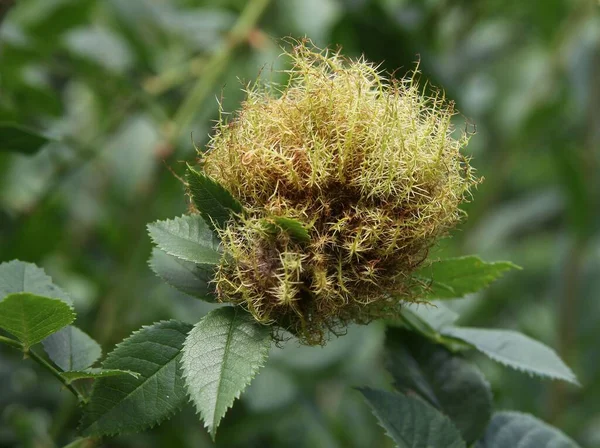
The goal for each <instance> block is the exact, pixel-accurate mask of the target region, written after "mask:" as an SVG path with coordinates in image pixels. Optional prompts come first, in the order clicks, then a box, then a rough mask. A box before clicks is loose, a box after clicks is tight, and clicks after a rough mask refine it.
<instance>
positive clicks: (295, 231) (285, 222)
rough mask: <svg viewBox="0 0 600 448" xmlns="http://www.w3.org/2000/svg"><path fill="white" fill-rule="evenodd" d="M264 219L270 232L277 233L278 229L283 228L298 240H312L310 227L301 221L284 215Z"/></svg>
mask: <svg viewBox="0 0 600 448" xmlns="http://www.w3.org/2000/svg"><path fill="white" fill-rule="evenodd" d="M263 221H264V224H265V226H266V227H267V229H268V230H269V232H273V233H276V232H277V231H278V230H283V231H284V232H286V233H287V234H288V235H289V236H290V237H292V239H295V240H296V241H299V242H301V243H306V242H309V241H310V234H309V233H308V229H307V228H306V227H304V225H303V224H302V223H301V222H300V221H296V220H295V219H292V218H286V217H284V216H271V217H269V218H265V219H264V220H263Z"/></svg>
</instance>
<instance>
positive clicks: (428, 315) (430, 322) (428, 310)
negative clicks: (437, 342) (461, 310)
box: [402, 302, 458, 332]
mask: <svg viewBox="0 0 600 448" xmlns="http://www.w3.org/2000/svg"><path fill="white" fill-rule="evenodd" d="M402 312H403V313H412V314H413V315H414V316H416V317H417V318H418V319H420V320H421V322H423V323H425V324H426V325H427V326H428V327H429V328H430V329H431V330H433V331H434V332H438V331H440V330H441V329H442V328H444V327H447V326H449V325H452V324H453V323H454V322H456V320H457V319H458V314H456V313H455V312H454V311H452V310H451V309H450V308H448V307H446V306H445V305H443V304H442V303H439V302H433V303H407V304H405V305H403V307H402Z"/></svg>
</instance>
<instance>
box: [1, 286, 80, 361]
mask: <svg viewBox="0 0 600 448" xmlns="http://www.w3.org/2000/svg"><path fill="white" fill-rule="evenodd" d="M74 320H75V313H74V312H73V309H72V308H71V307H70V306H69V305H67V304H66V303H65V302H63V301H62V300H59V299H51V298H49V297H42V296H36V295H34V294H29V293H26V292H18V293H14V294H9V295H8V296H6V297H5V298H4V300H2V301H0V328H2V329H3V330H6V331H8V332H9V333H10V334H12V335H13V336H16V338H17V339H18V340H19V341H21V343H22V344H23V348H24V349H25V350H29V348H30V347H31V346H32V345H34V344H37V343H38V342H41V341H42V340H43V339H45V338H46V337H48V336H50V335H51V334H52V333H54V332H56V331H58V330H60V329H61V328H63V327H65V326H66V325H69V324H70V323H71V322H73V321H74Z"/></svg>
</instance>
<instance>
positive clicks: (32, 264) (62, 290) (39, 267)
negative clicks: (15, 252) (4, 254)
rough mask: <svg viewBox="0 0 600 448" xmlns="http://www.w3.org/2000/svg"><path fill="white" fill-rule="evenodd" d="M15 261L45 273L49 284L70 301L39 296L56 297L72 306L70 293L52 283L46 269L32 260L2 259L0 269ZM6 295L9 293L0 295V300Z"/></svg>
mask: <svg viewBox="0 0 600 448" xmlns="http://www.w3.org/2000/svg"><path fill="white" fill-rule="evenodd" d="M15 262H17V263H23V264H28V265H31V266H34V267H35V268H37V269H39V270H40V271H42V273H43V274H44V275H45V276H46V277H47V278H48V280H49V282H50V283H51V284H52V285H53V286H54V287H55V288H58V289H60V291H61V292H62V293H64V295H65V296H66V297H67V299H68V300H69V302H70V303H68V302H65V301H64V300H62V299H59V298H58V297H48V296H40V297H47V298H48V299H58V300H61V301H63V302H65V303H66V304H67V305H69V306H73V299H72V298H71V295H70V294H69V293H68V292H67V291H65V290H64V289H62V288H61V287H60V286H58V285H57V284H55V283H54V280H52V277H51V276H49V275H48V273H47V272H46V270H45V269H44V268H43V267H41V266H38V265H37V264H35V263H32V262H30V261H24V260H20V259H18V258H13V259H12V260H8V261H3V262H2V263H0V269H2V266H4V265H5V264H11V263H15ZM17 292H27V293H29V294H33V293H32V292H30V291H17ZM11 294H16V293H11ZM8 295H9V294H7V295H6V296H4V297H0V301H2V300H3V299H4V298H5V297H7V296H8ZM34 295H39V294H34Z"/></svg>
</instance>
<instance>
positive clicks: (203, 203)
mask: <svg viewBox="0 0 600 448" xmlns="http://www.w3.org/2000/svg"><path fill="white" fill-rule="evenodd" d="M187 181H188V184H189V189H190V193H191V195H192V201H193V202H194V205H195V206H196V208H197V209H198V211H199V212H200V215H202V217H203V218H204V220H205V221H206V223H207V224H208V225H209V226H210V227H211V228H214V227H217V228H220V229H222V228H224V227H225V224H226V223H227V221H229V219H230V218H231V215H232V213H237V214H240V213H242V212H243V210H244V209H243V207H242V204H240V203H239V202H238V201H237V200H236V199H235V198H234V197H233V196H232V195H231V193H229V191H227V190H226V189H225V187H223V186H222V185H221V184H219V183H218V182H217V181H215V180H213V179H211V178H210V177H208V176H206V175H205V174H202V173H199V172H198V171H196V170H194V169H193V168H192V167H190V166H189V165H188V176H187Z"/></svg>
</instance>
